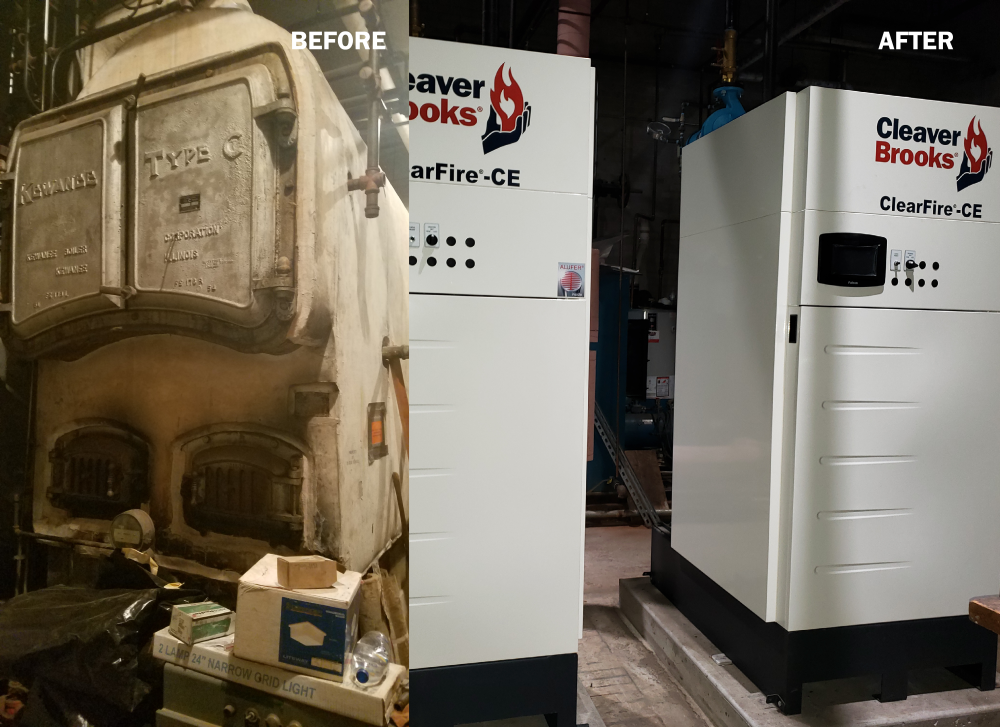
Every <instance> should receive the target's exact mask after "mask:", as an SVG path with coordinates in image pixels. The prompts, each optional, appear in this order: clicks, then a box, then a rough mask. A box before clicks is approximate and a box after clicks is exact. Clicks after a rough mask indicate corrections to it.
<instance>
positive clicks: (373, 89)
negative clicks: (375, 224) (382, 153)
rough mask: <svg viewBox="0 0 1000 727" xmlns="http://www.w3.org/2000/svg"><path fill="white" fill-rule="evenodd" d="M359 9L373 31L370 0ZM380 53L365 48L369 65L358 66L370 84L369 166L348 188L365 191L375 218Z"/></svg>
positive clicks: (381, 176)
mask: <svg viewBox="0 0 1000 727" xmlns="http://www.w3.org/2000/svg"><path fill="white" fill-rule="evenodd" d="M358 11H359V12H360V13H361V17H362V18H364V20H365V25H366V26H367V27H368V30H369V31H372V32H374V30H375V29H376V28H378V27H379V26H380V25H381V19H380V18H379V16H378V13H377V12H376V10H375V4H374V3H373V2H372V0H361V2H360V3H358ZM381 55H382V54H381V53H380V52H379V51H377V50H375V49H374V48H372V49H371V50H370V51H368V66H366V67H365V68H362V69H361V78H362V80H364V81H366V82H367V83H368V84H369V90H368V93H369V100H368V132H367V136H366V139H365V142H366V143H367V144H368V168H367V169H365V173H364V175H363V176H361V177H360V178H358V179H349V180H348V182H347V188H348V190H351V191H356V190H364V193H365V217H367V218H368V219H373V218H375V217H378V213H379V207H378V195H379V191H380V190H381V189H382V187H384V186H385V173H384V172H383V171H382V168H381V167H380V166H379V148H380V147H381V145H382V142H381V132H382V114H381V110H382V74H381V66H380V64H379V63H380V60H381Z"/></svg>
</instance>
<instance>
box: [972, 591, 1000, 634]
mask: <svg viewBox="0 0 1000 727" xmlns="http://www.w3.org/2000/svg"><path fill="white" fill-rule="evenodd" d="M969 619H971V621H972V623H974V624H978V625H979V626H982V627H983V628H984V629H989V630H990V631H992V632H993V633H996V634H1000V596H978V597H976V598H973V599H970V600H969Z"/></svg>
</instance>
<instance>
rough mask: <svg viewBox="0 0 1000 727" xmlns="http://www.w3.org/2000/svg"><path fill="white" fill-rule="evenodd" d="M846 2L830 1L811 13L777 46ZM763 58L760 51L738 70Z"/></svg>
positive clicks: (844, 0) (793, 27)
mask: <svg viewBox="0 0 1000 727" xmlns="http://www.w3.org/2000/svg"><path fill="white" fill-rule="evenodd" d="M848 2H850V0H830V2H828V3H827V4H826V5H824V6H823V7H821V8H820V9H819V10H817V11H816V12H815V13H813V14H812V15H810V16H809V17H808V18H806V19H805V20H803V21H802V22H800V23H797V24H796V25H793V26H792V27H791V28H789V29H788V31H787V32H786V33H785V34H784V35H782V36H781V39H780V40H779V41H778V45H784V44H785V43H787V42H788V41H790V40H791V39H792V38H794V37H796V36H797V35H800V34H801V33H803V32H804V31H806V30H808V29H809V28H811V27H812V26H814V25H815V24H816V23H818V22H819V21H820V20H822V19H823V18H825V17H826V16H827V15H829V14H830V13H832V12H833V11H834V10H836V9H837V8H839V7H840V6H841V5H846V4H847V3H848ZM763 57H764V52H763V51H760V52H759V53H755V54H754V55H752V56H750V58H749V59H748V60H747V62H746V63H744V64H743V65H742V66H740V70H741V71H742V70H745V69H747V68H749V67H750V66H752V65H753V64H754V63H756V62H757V61H759V60H760V59H762V58H763Z"/></svg>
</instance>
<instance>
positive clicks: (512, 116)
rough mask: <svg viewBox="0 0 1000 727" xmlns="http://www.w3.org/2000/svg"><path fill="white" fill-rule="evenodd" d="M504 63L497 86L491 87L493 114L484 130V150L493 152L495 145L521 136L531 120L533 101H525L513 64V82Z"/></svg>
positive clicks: (497, 146) (497, 76)
mask: <svg viewBox="0 0 1000 727" xmlns="http://www.w3.org/2000/svg"><path fill="white" fill-rule="evenodd" d="M504 65H506V64H504V63H501V64H500V67H499V68H498V69H497V75H496V76H495V77H494V78H493V90H492V91H490V118H489V119H488V120H487V121H486V133H485V134H483V154H489V153H490V152H491V151H494V150H495V149H499V148H500V147H503V146H507V145H508V144H513V143H514V142H516V141H517V140H518V139H520V138H521V134H523V133H524V132H525V131H527V129H528V124H530V123H531V104H527V103H525V102H524V95H523V94H522V93H521V87H520V86H519V85H518V83H517V81H515V80H514V74H513V73H511V70H510V68H508V69H507V76H508V78H510V83H505V82H504V80H503V67H504Z"/></svg>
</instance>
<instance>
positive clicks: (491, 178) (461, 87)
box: [410, 63, 531, 187]
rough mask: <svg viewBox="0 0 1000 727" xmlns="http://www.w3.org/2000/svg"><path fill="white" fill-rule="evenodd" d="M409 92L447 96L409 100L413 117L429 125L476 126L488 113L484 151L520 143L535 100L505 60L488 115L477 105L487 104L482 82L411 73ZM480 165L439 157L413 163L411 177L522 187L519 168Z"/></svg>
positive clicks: (497, 77)
mask: <svg viewBox="0 0 1000 727" xmlns="http://www.w3.org/2000/svg"><path fill="white" fill-rule="evenodd" d="M505 71H506V73H505ZM410 91H411V92H414V93H418V94H430V95H434V96H442V97H443V98H440V99H434V100H430V101H425V100H423V99H420V100H419V101H418V102H414V101H410V121H416V120H418V119H419V120H420V121H423V122H425V123H428V124H444V125H445V126H446V127H448V128H450V127H452V126H455V127H463V126H467V127H476V126H479V122H480V118H481V115H482V116H483V117H485V119H486V121H485V126H486V128H485V130H484V131H483V133H482V134H481V136H480V137H479V138H480V142H481V143H482V149H483V154H484V155H486V154H489V153H490V152H492V151H496V150H497V149H500V148H502V147H505V146H510V145H511V144H514V143H516V142H517V141H519V140H520V138H521V137H522V136H523V135H524V133H525V131H526V130H527V128H528V125H529V124H530V123H531V104H529V103H527V102H526V101H525V100H524V94H523V93H522V91H521V86H520V84H518V82H517V81H516V80H515V79H514V74H513V73H512V71H511V69H510V66H509V65H508V64H507V63H501V64H500V67H499V68H498V69H497V72H496V74H495V76H494V78H493V88H492V89H490V90H489V91H488V93H489V100H490V103H489V107H488V109H489V115H488V116H486V115H485V114H484V112H485V111H486V109H484V108H483V106H481V105H479V104H481V103H483V101H484V100H485V99H484V96H485V95H486V93H487V84H486V81H484V80H478V79H474V78H473V79H468V78H464V77H456V76H445V75H434V74H430V73H420V74H417V75H416V76H414V75H413V74H412V73H411V74H410ZM449 96H455V97H457V98H458V103H455V102H454V101H452V100H451V99H449V98H448V97H449ZM438 128H440V127H438ZM454 131H455V133H459V134H461V133H468V132H461V131H458V130H457V129H455V130H454ZM449 133H451V132H449ZM477 157H478V154H477ZM480 163H481V162H479V163H477V162H470V163H466V164H457V165H456V164H455V163H451V162H437V161H436V162H433V163H428V164H413V165H411V167H410V178H411V179H424V180H428V181H431V180H433V181H436V182H442V181H446V182H457V183H461V184H485V183H490V184H492V185H493V186H496V187H520V186H521V170H520V169H506V168H502V167H496V168H494V169H492V170H489V169H477V168H476V167H478V166H479V164H480Z"/></svg>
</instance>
